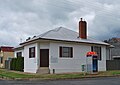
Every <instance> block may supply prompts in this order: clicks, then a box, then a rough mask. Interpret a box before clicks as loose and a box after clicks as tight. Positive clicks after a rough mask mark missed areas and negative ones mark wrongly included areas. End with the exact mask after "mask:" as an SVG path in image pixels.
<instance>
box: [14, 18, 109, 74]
mask: <svg viewBox="0 0 120 85" xmlns="http://www.w3.org/2000/svg"><path fill="white" fill-rule="evenodd" d="M86 27H87V26H86V22H85V21H82V19H81V21H80V22H79V33H77V32H75V31H72V30H70V29H66V28H63V27H59V28H56V29H53V30H50V31H48V32H46V33H43V34H41V35H39V36H36V37H34V38H31V39H29V40H27V41H25V42H23V43H20V45H19V46H18V47H16V48H15V57H16V56H23V57H24V72H30V73H37V72H38V73H39V72H40V73H66V72H82V65H86V53H87V52H89V51H95V52H97V53H98V58H97V62H96V63H94V62H93V63H92V64H94V66H95V67H96V68H95V70H94V71H95V72H96V71H106V55H107V54H106V51H107V50H106V48H107V47H109V44H107V43H104V42H101V41H98V40H93V39H89V38H87V35H86V34H87V31H86V30H87V28H86ZM91 62H92V61H91ZM93 68H94V67H93Z"/></svg>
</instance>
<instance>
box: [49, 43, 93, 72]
mask: <svg viewBox="0 0 120 85" xmlns="http://www.w3.org/2000/svg"><path fill="white" fill-rule="evenodd" d="M59 46H67V47H73V58H59ZM90 50H91V46H89V45H88V46H86V45H80V44H76V45H75V43H74V44H62V43H50V61H51V62H50V72H51V73H53V69H55V73H61V72H81V71H82V67H81V65H85V64H86V53H87V52H88V51H90Z"/></svg>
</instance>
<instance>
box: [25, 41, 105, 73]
mask: <svg viewBox="0 0 120 85" xmlns="http://www.w3.org/2000/svg"><path fill="white" fill-rule="evenodd" d="M34 46H35V47H36V56H35V58H29V48H30V47H34ZM59 46H66V47H73V58H60V57H59ZM40 49H49V69H50V72H51V73H53V69H55V73H65V72H82V67H81V65H86V53H87V52H89V51H91V45H87V44H78V43H72V44H70V43H63V42H61V43H58V42H57V43H55V42H51V43H50V44H49V43H35V44H31V45H27V46H25V47H24V72H31V73H36V72H37V69H38V68H39V66H40ZM98 71H106V46H102V60H101V61H98Z"/></svg>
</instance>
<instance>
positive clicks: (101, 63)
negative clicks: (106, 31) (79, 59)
mask: <svg viewBox="0 0 120 85" xmlns="http://www.w3.org/2000/svg"><path fill="white" fill-rule="evenodd" d="M101 57H102V60H98V71H106V46H102V56H101Z"/></svg>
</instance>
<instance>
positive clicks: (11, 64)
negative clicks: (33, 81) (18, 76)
mask: <svg viewBox="0 0 120 85" xmlns="http://www.w3.org/2000/svg"><path fill="white" fill-rule="evenodd" d="M16 60H17V58H12V60H11V63H10V69H11V70H15V67H16Z"/></svg>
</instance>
